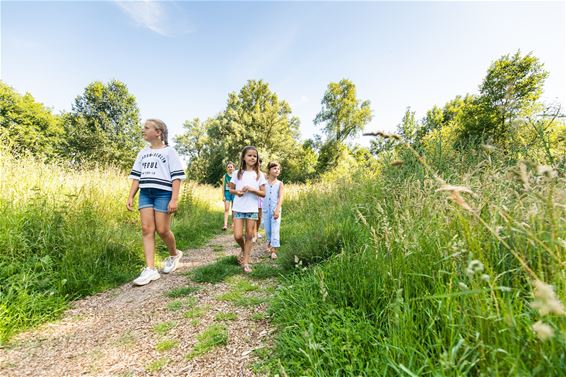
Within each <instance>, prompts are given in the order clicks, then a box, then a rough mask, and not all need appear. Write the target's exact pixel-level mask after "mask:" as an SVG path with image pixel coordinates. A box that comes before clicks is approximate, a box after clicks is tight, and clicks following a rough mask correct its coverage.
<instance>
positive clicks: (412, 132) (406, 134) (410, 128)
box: [397, 107, 419, 144]
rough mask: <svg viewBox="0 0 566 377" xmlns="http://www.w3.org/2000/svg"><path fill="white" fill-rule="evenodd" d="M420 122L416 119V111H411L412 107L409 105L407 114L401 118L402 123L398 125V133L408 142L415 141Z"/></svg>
mask: <svg viewBox="0 0 566 377" xmlns="http://www.w3.org/2000/svg"><path fill="white" fill-rule="evenodd" d="M418 130H419V124H418V122H417V121H416V119H415V112H414V111H411V107H407V110H405V115H403V119H401V123H400V124H399V125H398V126H397V133H398V134H399V135H400V136H401V137H402V138H403V140H405V141H406V142H408V143H411V144H412V143H414V142H415V139H416V136H417V131H418Z"/></svg>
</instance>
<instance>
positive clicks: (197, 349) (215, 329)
mask: <svg viewBox="0 0 566 377" xmlns="http://www.w3.org/2000/svg"><path fill="white" fill-rule="evenodd" d="M227 343H228V330H227V329H226V326H224V325H220V324H215V325H211V326H209V327H207V328H206V329H205V330H204V331H203V332H202V333H200V334H199V335H197V343H196V344H195V346H194V348H193V350H192V351H191V352H189V353H188V354H187V356H186V359H187V360H192V359H194V358H196V357H198V356H200V355H203V354H205V353H207V352H209V351H210V350H212V349H213V348H215V347H218V346H222V345H226V344H227Z"/></svg>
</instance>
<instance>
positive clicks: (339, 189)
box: [271, 154, 566, 376]
mask: <svg viewBox="0 0 566 377" xmlns="http://www.w3.org/2000/svg"><path fill="white" fill-rule="evenodd" d="M405 158H406V160H407V159H409V158H410V155H407V156H405ZM495 160H496V159H495V158H489V156H485V155H484V156H481V155H479V154H478V156H477V158H476V159H475V160H474V159H469V158H468V159H467V160H466V161H465V163H461V164H459V163H457V162H453V163H447V162H446V161H443V162H442V163H443V164H444V165H445V166H450V168H449V169H448V168H447V169H446V171H447V174H446V175H444V174H440V176H441V177H442V178H444V179H445V180H447V181H448V182H449V183H451V184H453V185H461V186H465V187H467V188H469V189H471V191H473V192H474V194H473V195H468V194H466V193H464V192H462V191H458V190H463V189H464V188H463V187H460V188H455V189H454V188H452V191H450V190H448V191H437V190H438V189H439V188H441V186H442V184H441V183H439V181H440V180H435V179H434V178H433V175H432V171H431V169H432V170H434V169H435V167H434V166H433V167H432V168H431V167H429V166H426V162H425V166H423V165H422V164H416V165H415V164H412V163H406V164H405V165H403V166H401V167H398V168H393V167H391V168H384V169H383V170H382V172H381V173H380V174H372V173H371V172H367V171H365V172H362V174H358V175H354V176H353V178H352V179H351V180H350V181H345V182H334V183H324V184H319V185H314V186H312V187H311V188H310V189H308V190H304V191H303V192H302V193H299V194H298V195H297V196H296V198H293V199H291V200H288V201H287V202H286V203H285V208H284V211H285V218H284V221H283V222H282V227H283V228H282V234H283V236H284V240H285V243H284V245H283V247H282V251H281V260H282V263H283V265H284V266H285V267H286V268H287V269H295V270H296V271H298V272H297V274H295V275H294V276H293V277H291V278H289V280H288V281H287V282H286V284H285V287H284V288H283V289H281V290H279V291H278V294H277V296H276V298H275V300H274V302H273V304H272V306H271V312H272V315H273V318H274V322H275V323H276V324H277V326H278V328H279V332H278V335H277V337H276V348H275V358H274V359H273V360H272V368H273V369H272V372H273V373H279V374H287V375H290V376H291V375H308V376H343V375H356V376H359V375H363V376H377V375H380V376H382V375H409V376H421V375H435V376H436V375H439V376H458V375H535V376H537V375H538V376H553V375H556V376H558V375H564V374H566V353H565V352H564V350H565V349H566V320H565V317H564V314H563V313H562V314H560V312H561V309H560V305H561V304H560V302H559V301H558V300H561V301H562V302H564V300H565V298H566V279H565V274H566V273H565V269H564V266H565V260H564V251H565V249H566V241H565V240H566V218H565V216H564V215H565V207H564V203H565V202H566V201H565V199H566V185H564V183H565V180H564V178H562V177H553V178H552V177H548V176H545V175H544V174H539V173H540V172H541V170H543V169H539V173H537V169H536V166H532V167H530V168H529V167H527V168H526V167H525V166H524V165H522V166H521V167H517V166H506V165H505V164H502V163H500V162H496V161H495ZM462 161H463V160H462ZM462 161H461V162H462ZM423 162H424V161H423ZM437 166H438V165H437ZM442 172H443V171H442ZM546 174H547V175H548V174H549V173H548V172H547V173H546ZM550 174H551V175H552V174H555V173H552V172H551V173H550ZM517 177H518V178H517ZM439 178H440V177H439ZM444 186H445V187H446V186H447V185H444ZM454 191H456V192H457V193H458V195H459V198H460V199H462V200H463V201H464V202H463V203H462V202H459V201H458V198H457V197H455V196H453V195H454V194H453V192H454ZM447 194H448V195H451V197H452V199H453V200H448V198H449V197H448V195H447ZM454 200H456V201H454ZM458 202H459V203H460V205H458ZM466 205H469V207H466ZM466 208H468V209H466ZM541 282H544V283H546V284H550V285H552V288H551V287H549V286H548V285H545V284H543V283H541ZM535 286H539V287H542V288H539V289H538V291H537V289H536V288H534V287H535ZM543 291H544V292H546V293H544V294H543V293H541V292H543ZM553 292H554V294H556V296H555V297H552V296H553ZM534 295H535V296H538V297H537V298H535V297H534ZM545 295H546V296H545ZM541 296H545V297H541ZM551 301H552V305H554V312H551V313H546V312H545V310H544V308H543V309H542V310H541V306H543V307H544V306H546V307H547V309H548V307H550V306H551ZM533 302H538V303H535V304H533ZM562 311H563V307H562ZM541 326H542V330H544V331H541ZM546 326H549V327H546ZM550 333H552V335H550Z"/></svg>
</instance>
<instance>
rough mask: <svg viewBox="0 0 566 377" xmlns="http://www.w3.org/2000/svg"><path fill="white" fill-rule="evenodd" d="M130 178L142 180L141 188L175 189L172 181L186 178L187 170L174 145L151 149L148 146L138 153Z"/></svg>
mask: <svg viewBox="0 0 566 377" xmlns="http://www.w3.org/2000/svg"><path fill="white" fill-rule="evenodd" d="M128 178H130V179H135V180H138V181H140V188H156V189H160V190H165V191H173V184H172V183H171V182H172V181H174V180H175V179H180V180H181V181H182V180H184V179H185V171H184V170H183V164H182V163H181V160H180V159H179V156H178V155H177V152H175V149H173V148H172V147H169V146H167V147H164V148H158V149H151V147H149V146H147V147H145V148H144V149H142V150H141V151H140V152H139V153H138V156H137V157H136V161H135V162H134V167H133V168H132V171H131V172H130V176H129V177H128Z"/></svg>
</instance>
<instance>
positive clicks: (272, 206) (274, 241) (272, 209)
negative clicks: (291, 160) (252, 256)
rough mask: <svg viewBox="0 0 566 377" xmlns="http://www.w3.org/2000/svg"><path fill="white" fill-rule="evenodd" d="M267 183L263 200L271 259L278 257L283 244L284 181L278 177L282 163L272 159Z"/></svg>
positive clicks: (268, 166) (264, 222)
mask: <svg viewBox="0 0 566 377" xmlns="http://www.w3.org/2000/svg"><path fill="white" fill-rule="evenodd" d="M267 171H268V173H267V184H266V185H265V199H264V200H263V208H262V211H263V225H264V227H265V238H266V239H267V250H266V251H267V252H268V253H270V254H271V259H276V258H277V251H278V249H279V247H280V246H281V243H280V240H279V229H280V227H281V205H282V204H283V190H284V186H283V182H281V181H280V180H279V179H277V177H279V174H281V165H280V164H279V163H278V162H277V161H272V162H270V163H269V164H268V165H267Z"/></svg>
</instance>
